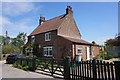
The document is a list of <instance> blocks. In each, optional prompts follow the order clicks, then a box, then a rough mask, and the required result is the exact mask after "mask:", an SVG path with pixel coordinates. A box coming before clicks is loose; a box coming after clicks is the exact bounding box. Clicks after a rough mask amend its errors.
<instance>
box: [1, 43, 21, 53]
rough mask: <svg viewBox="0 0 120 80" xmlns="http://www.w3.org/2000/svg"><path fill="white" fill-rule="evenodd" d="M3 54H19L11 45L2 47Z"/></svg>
mask: <svg viewBox="0 0 120 80" xmlns="http://www.w3.org/2000/svg"><path fill="white" fill-rule="evenodd" d="M2 53H3V54H11V53H20V49H19V48H17V47H16V46H14V45H12V44H6V45H3V47H2Z"/></svg>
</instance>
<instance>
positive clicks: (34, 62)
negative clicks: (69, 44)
mask: <svg viewBox="0 0 120 80" xmlns="http://www.w3.org/2000/svg"><path fill="white" fill-rule="evenodd" d="M16 62H18V63H19V64H21V65H27V66H29V69H30V70H32V71H35V70H39V69H40V70H42V71H48V72H49V73H51V75H52V76H53V75H54V74H58V75H62V76H63V77H64V78H65V79H67V80H120V61H114V62H113V63H108V62H103V61H100V60H97V61H96V60H91V61H81V62H75V61H74V62H70V60H69V58H67V57H66V58H64V60H61V59H53V58H18V59H17V61H16ZM57 72H58V73H57ZM59 73H60V74H59Z"/></svg>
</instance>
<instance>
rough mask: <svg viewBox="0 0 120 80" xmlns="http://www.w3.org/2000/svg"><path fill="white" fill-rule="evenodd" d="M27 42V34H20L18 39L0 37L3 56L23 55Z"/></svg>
mask: <svg viewBox="0 0 120 80" xmlns="http://www.w3.org/2000/svg"><path fill="white" fill-rule="evenodd" d="M25 41H26V33H19V34H18V35H17V37H15V38H11V37H9V36H6V37H4V36H0V46H1V47H2V49H1V50H3V51H1V52H3V54H9V53H21V52H22V50H23V46H24V44H25Z"/></svg>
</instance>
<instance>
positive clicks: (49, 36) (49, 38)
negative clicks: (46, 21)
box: [45, 32, 51, 41]
mask: <svg viewBox="0 0 120 80" xmlns="http://www.w3.org/2000/svg"><path fill="white" fill-rule="evenodd" d="M50 40H51V32H48V33H45V41H50Z"/></svg>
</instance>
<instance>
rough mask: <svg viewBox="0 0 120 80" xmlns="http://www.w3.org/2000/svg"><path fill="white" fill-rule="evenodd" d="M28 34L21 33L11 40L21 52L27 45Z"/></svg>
mask: <svg viewBox="0 0 120 80" xmlns="http://www.w3.org/2000/svg"><path fill="white" fill-rule="evenodd" d="M26 36H27V35H26V33H19V34H18V35H17V37H15V38H12V40H11V43H12V44H13V45H15V46H16V47H18V48H19V49H20V52H22V50H23V46H24V45H25V41H26Z"/></svg>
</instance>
